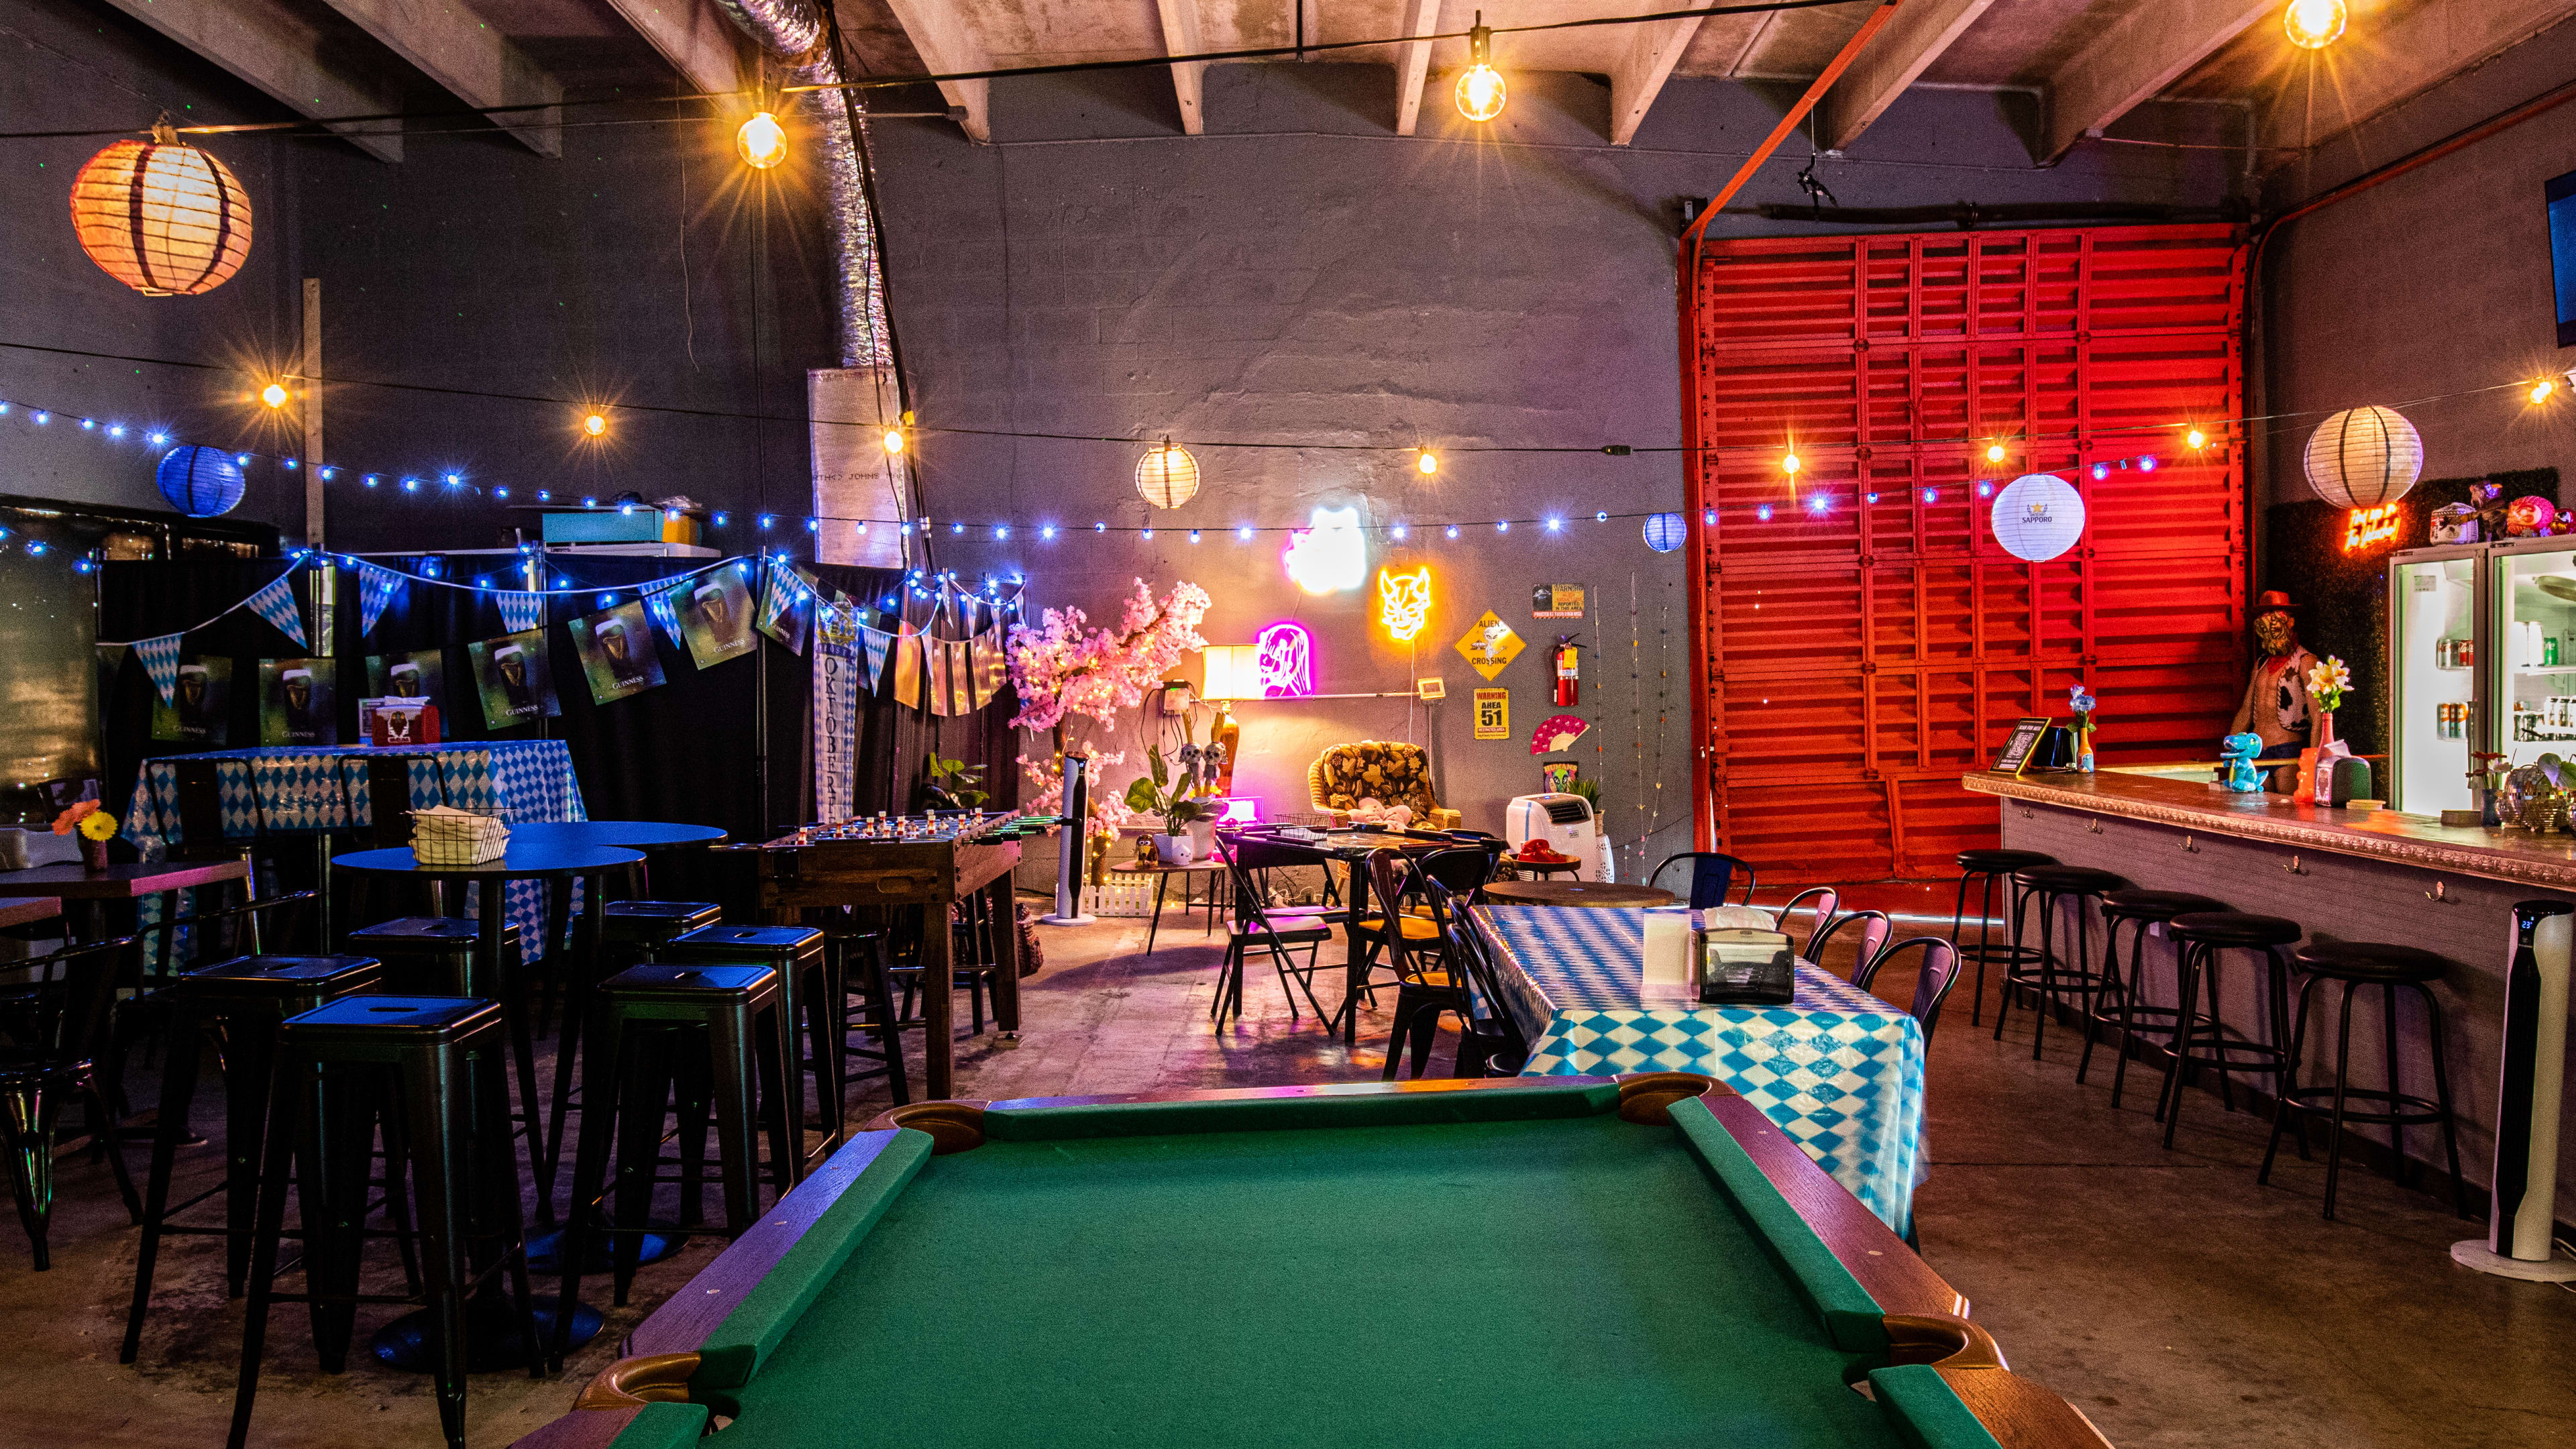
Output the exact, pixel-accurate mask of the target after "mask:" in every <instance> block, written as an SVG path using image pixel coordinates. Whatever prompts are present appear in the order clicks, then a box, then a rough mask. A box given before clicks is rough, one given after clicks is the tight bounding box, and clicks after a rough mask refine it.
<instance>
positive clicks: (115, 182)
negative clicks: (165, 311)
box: [72, 121, 250, 297]
mask: <svg viewBox="0 0 2576 1449" xmlns="http://www.w3.org/2000/svg"><path fill="white" fill-rule="evenodd" d="M72 230H73V231H74V232H76V233H77V234H78V235H79V237H80V244H81V250H82V251H85V252H87V253H89V259H90V260H91V261H93V262H96V263H98V265H99V268H100V270H102V271H104V272H106V273H107V274H108V275H109V276H111V277H114V278H116V279H117V280H118V281H120V282H123V283H124V284H125V285H127V286H129V287H132V288H133V289H134V290H136V291H138V292H141V293H142V294H143V295H145V296H147V297H193V296H195V295H197V294H198V293H200V292H210V291H213V290H214V289H215V288H217V287H220V286H222V285H223V284H224V282H225V281H226V279H228V278H230V277H231V276H232V274H233V273H235V272H237V271H240V270H241V264H242V262H243V261H244V260H245V259H246V258H248V257H249V256H250V199H249V197H248V196H246V195H245V194H244V193H243V191H242V184H241V182H240V181H239V180H237V179H235V177H234V176H233V173H232V170H231V169H230V168H229V167H227V166H225V165H224V163H223V162H221V161H219V160H217V159H215V157H214V154H213V153H212V152H208V151H201V150H199V149H197V148H196V147H194V146H190V145H187V144H184V143H183V142H181V141H180V140H179V137H178V133H177V132H175V131H173V130H171V129H170V124H169V123H168V122H167V121H164V122H162V123H161V124H160V125H157V126H154V127H153V128H152V139H151V140H149V141H119V142H117V143H116V144H115V145H113V146H110V147H108V148H107V149H106V150H104V151H101V152H99V153H98V154H97V155H95V156H92V157H91V158H89V164H88V165H86V166H83V167H82V168H81V169H80V175H78V176H76V177H74V178H73V179H72Z"/></svg>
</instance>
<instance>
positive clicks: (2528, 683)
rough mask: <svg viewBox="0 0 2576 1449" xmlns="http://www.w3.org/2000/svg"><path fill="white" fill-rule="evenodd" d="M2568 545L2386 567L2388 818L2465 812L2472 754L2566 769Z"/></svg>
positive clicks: (2475, 552)
mask: <svg viewBox="0 0 2576 1449" xmlns="http://www.w3.org/2000/svg"><path fill="white" fill-rule="evenodd" d="M2571 543H2576V540H2570V539H2566V538H2533V539H2517V540H2515V541H2513V542H2510V543H2497V544H2459V545H2446V546H2442V547H2435V548H2417V549H2407V550H2404V551H2402V552H2400V553H2397V554H2394V555H2391V556H2390V558H2389V562H2388V653H2389V659H2388V686H2389V700H2388V717H2389V720H2388V722H2389V741H2388V753H2389V779H2388V790H2389V799H2388V804H2389V808H2391V809H2394V810H2405V811H2409V812H2412V813H2414V814H2418V815H2434V814H2438V813H2440V812H2441V811H2444V810H2466V809H2470V808H2472V807H2473V806H2474V805H2475V803H2476V801H2475V799H2474V797H2473V796H2472V795H2471V793H2470V786H2469V764H2470V758H2471V756H2472V754H2474V753H2477V752H2493V753H2497V754H2501V755H2503V756H2504V757H2505V758H2504V760H2503V761H2502V762H2501V763H2502V767H2503V768H2506V769H2510V768H2513V767H2515V766H2518V765H2528V764H2530V763H2532V762H2533V761H2534V760H2537V759H2538V758H2540V756H2541V755H2543V754H2546V753H2556V754H2559V755H2561V756H2564V757H2566V758H2569V759H2576V546H2571Z"/></svg>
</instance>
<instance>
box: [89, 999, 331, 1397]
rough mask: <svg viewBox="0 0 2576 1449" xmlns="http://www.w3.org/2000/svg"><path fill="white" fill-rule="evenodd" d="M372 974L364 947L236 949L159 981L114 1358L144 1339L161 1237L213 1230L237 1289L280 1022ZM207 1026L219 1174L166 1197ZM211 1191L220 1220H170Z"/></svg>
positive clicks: (246, 1255)
mask: <svg viewBox="0 0 2576 1449" xmlns="http://www.w3.org/2000/svg"><path fill="white" fill-rule="evenodd" d="M379 980H380V975H379V968H378V964H377V961H376V958H374V957H372V956H240V957H236V958H234V959H233V960H230V961H218V962H216V963H215V964H214V965H212V966H208V967H204V968H202V969H200V970H196V971H191V972H189V973H188V974H187V975H185V976H182V977H180V978H179V979H178V980H176V981H174V982H172V983H171V984H170V985H169V986H168V987H167V988H165V989H164V990H163V991H162V993H161V995H163V996H164V997H166V998H167V1000H168V1005H169V1007H170V1037H169V1046H168V1049H167V1051H168V1060H167V1061H166V1062H165V1063H164V1064H163V1066H162V1069H161V1112H160V1125H159V1128H158V1130H156V1131H155V1132H154V1133H153V1137H152V1171H151V1179H150V1183H149V1185H148V1186H147V1187H146V1188H145V1190H144V1198H143V1242H142V1246H141V1248H140V1249H139V1250H138V1252H137V1254H136V1257H135V1260H134V1303H133V1306H132V1307H130V1308H128V1309H127V1310H126V1315H125V1345H124V1347H123V1348H121V1349H120V1350H118V1352H117V1362H119V1363H132V1362H134V1356H135V1354H136V1352H137V1351H138V1350H139V1349H140V1347H141V1346H142V1342H143V1315H144V1312H145V1311H146V1310H147V1309H148V1308H149V1307H150V1306H151V1302H152V1274H153V1270H154V1267H155V1265H156V1264H157V1263H158V1261H159V1259H160V1255H161V1239H162V1238H163V1237H165V1236H168V1235H170V1234H174V1233H175V1234H179V1235H181V1236H190V1237H193V1236H202V1235H212V1234H220V1235H221V1236H222V1237H223V1238H224V1239H225V1243H224V1278H225V1283H226V1285H227V1289H228V1291H229V1293H230V1295H231V1296H232V1297H235V1298H239V1297H240V1296H241V1294H242V1283H243V1280H244V1279H246V1278H247V1277H248V1276H249V1274H250V1254H251V1229H252V1228H253V1226H254V1225H255V1224H256V1222H257V1220H258V1213H259V1164H260V1146H261V1139H262V1136H263V1134H264V1133H265V1131H266V1130H267V1126H268V1105H269V1104H268V1093H269V1084H270V1082H271V1080H272V1079H273V1078H274V1076H275V1075H276V1069H277V1028H278V1023H280V1022H282V1021H284V1020H286V1019H287V1018H288V1017H290V1016H294V1015H296V1014H297V1013H299V1012H305V1011H310V1010H312V1009H313V1008H315V1007H317V1006H320V1005H322V1004H323V1003H324V1002H327V1001H335V1000H337V999H339V998H340V997H343V996H348V995H351V994H353V993H357V992H362V991H373V990H375V989H376V986H377V984H378V982H379ZM210 1027H213V1028H219V1029H221V1031H222V1033H223V1044H224V1055H223V1061H224V1078H225V1081H224V1180H223V1181H222V1182H220V1183H218V1184H216V1185H215V1186H213V1187H210V1188H208V1189H206V1190H205V1191H204V1192H201V1193H199V1194H197V1195H196V1196H195V1197H192V1198H190V1199H188V1200H187V1201H186V1202H183V1203H180V1204H179V1205H177V1206H176V1207H173V1206H171V1204H170V1172H171V1163H172V1159H173V1158H174V1157H175V1156H176V1155H177V1153H178V1150H179V1144H180V1143H181V1142H183V1141H186V1140H187V1138H188V1112H189V1109H190V1107H191V1106H192V1105H194V1103H195V1101H196V1095H197V1070H198V1061H197V1058H198V1055H199V1040H200V1037H201V1035H202V1034H203V1033H205V1032H206V1030H207V1029H208V1028H210ZM216 1193H222V1194H223V1195H224V1226H222V1227H220V1228H213V1227H195V1226H190V1225H186V1224H178V1225H174V1224H172V1223H171V1222H170V1218H171V1217H172V1216H174V1215H176V1214H178V1213H183V1212H186V1211H187V1210H188V1209H190V1208H193V1207H195V1206H196V1205H197V1204H199V1203H201V1202H204V1201H205V1200H206V1199H207V1198H210V1197H212V1196H214V1195H215V1194H216Z"/></svg>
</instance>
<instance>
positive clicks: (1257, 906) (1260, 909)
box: [1208, 831, 1333, 1030]
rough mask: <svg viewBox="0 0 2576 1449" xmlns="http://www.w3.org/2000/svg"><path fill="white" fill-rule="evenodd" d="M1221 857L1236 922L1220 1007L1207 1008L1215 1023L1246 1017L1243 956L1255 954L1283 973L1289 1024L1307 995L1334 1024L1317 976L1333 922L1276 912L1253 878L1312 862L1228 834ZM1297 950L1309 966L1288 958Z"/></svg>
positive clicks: (1219, 841)
mask: <svg viewBox="0 0 2576 1449" xmlns="http://www.w3.org/2000/svg"><path fill="white" fill-rule="evenodd" d="M1216 853H1217V858H1218V859H1219V860H1222V861H1224V862H1225V869H1226V874H1227V876H1228V878H1229V879H1230V880H1231V881H1232V883H1233V886H1234V919H1233V920H1231V921H1229V922H1228V923H1227V924H1226V934H1225V959H1224V961H1223V962H1222V963H1220V964H1219V966H1218V967H1217V982H1216V1002H1215V1004H1214V1005H1212V1006H1211V1007H1209V1008H1208V1015H1209V1016H1211V1017H1213V1018H1215V1020H1216V1024H1217V1027H1218V1029H1220V1030H1222V1029H1223V1028H1224V1026H1225V1018H1226V1013H1227V1012H1228V1011H1229V1010H1230V1011H1232V1012H1233V1013H1234V1014H1235V1015H1236V1016H1238V1017H1239V1016H1241V1015H1243V960H1244V957H1246V956H1247V955H1250V954H1251V953H1252V952H1254V951H1267V952H1269V953H1270V964H1271V966H1272V968H1273V969H1274V970H1276V971H1277V972H1278V973H1279V990H1280V993H1281V994H1282V995H1285V996H1286V997H1287V998H1288V1019H1289V1020H1291V1021H1294V1020H1296V1019H1297V997H1296V992H1297V991H1298V990H1303V991H1304V992H1305V995H1306V1004H1307V1005H1308V1006H1311V1007H1313V1008H1314V1009H1315V1015H1316V1017H1317V1018H1319V1019H1321V1020H1324V1021H1330V1020H1331V1019H1332V1014H1331V1013H1329V1012H1327V1011H1325V1010H1324V1007H1323V1003H1321V1002H1319V1001H1317V1000H1316V999H1315V972H1316V971H1317V970H1318V969H1319V967H1318V960H1319V958H1320V956H1321V954H1322V952H1323V948H1324V943H1325V942H1326V941H1329V940H1331V939H1332V938H1333V928H1332V925H1331V923H1330V922H1329V921H1328V920H1327V919H1326V918H1325V917H1323V916H1321V915H1317V914H1311V913H1302V912H1301V913H1290V912H1285V911H1281V912H1276V913H1274V912H1273V911H1272V910H1271V908H1270V905H1269V895H1268V893H1267V892H1266V891H1264V890H1263V889H1262V882H1261V881H1260V879H1259V878H1258V877H1256V875H1255V874H1254V873H1255V872H1256V871H1258V872H1265V873H1266V872H1267V871H1269V870H1272V869H1276V868H1279V867H1282V866H1296V865H1303V864H1306V863H1307V862H1306V861H1305V860H1304V859H1303V858H1302V857H1296V856H1291V855H1289V854H1288V853H1287V852H1285V851H1279V850H1276V849H1275V848H1272V847H1265V846H1263V845H1262V844H1260V843H1259V842H1258V841H1251V840H1235V839H1229V838H1228V837H1227V835H1226V833H1225V832H1223V831H1219V832H1218V833H1217V837H1216ZM1328 874H1329V873H1328ZM1292 946H1303V947H1305V948H1306V964H1305V965H1304V966H1302V967H1300V966H1299V965H1298V964H1297V962H1296V958H1295V957H1293V956H1291V955H1289V948H1290V947H1292ZM1292 975H1294V976H1295V977H1296V978H1297V980H1296V985H1295V987H1291V986H1290V984H1289V977H1290V976H1292Z"/></svg>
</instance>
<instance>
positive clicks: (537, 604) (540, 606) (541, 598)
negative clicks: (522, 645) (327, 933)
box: [492, 589, 546, 634]
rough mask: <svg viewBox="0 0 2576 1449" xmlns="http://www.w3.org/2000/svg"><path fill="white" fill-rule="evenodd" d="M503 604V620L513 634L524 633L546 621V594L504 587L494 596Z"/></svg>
mask: <svg viewBox="0 0 2576 1449" xmlns="http://www.w3.org/2000/svg"><path fill="white" fill-rule="evenodd" d="M492 597H493V598H494V599H495V600H496V601H498V602H499V604H500V605H501V622H502V623H504V624H507V625H509V626H510V632H511V633H513V634H524V633H526V632H528V631H529V630H530V629H533V628H536V627H537V626H538V625H540V624H542V623H544V622H545V621H546V596H545V595H543V594H532V593H529V592H527V591H526V590H523V589H503V590H502V591H501V592H499V593H497V594H495V595H493V596H492Z"/></svg>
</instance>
